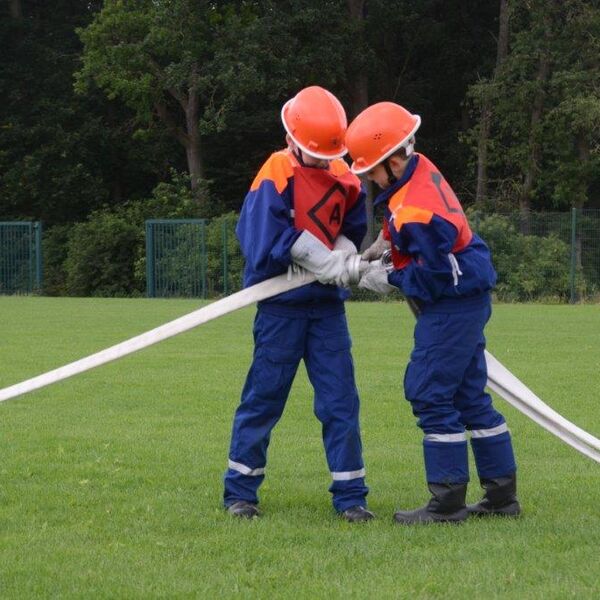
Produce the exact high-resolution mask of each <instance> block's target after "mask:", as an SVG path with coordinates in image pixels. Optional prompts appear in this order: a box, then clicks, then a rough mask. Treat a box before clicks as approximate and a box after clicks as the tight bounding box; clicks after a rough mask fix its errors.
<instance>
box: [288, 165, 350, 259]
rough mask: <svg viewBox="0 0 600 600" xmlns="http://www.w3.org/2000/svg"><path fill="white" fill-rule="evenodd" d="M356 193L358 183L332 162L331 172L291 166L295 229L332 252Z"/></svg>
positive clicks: (347, 172) (346, 170) (347, 171)
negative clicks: (292, 172) (308, 234)
mask: <svg viewBox="0 0 600 600" xmlns="http://www.w3.org/2000/svg"><path fill="white" fill-rule="evenodd" d="M344 165H345V163H344ZM359 193H360V180H359V179H358V178H357V177H356V175H354V174H353V173H351V172H350V171H349V170H348V169H347V168H346V169H345V170H344V168H343V167H342V168H340V166H339V164H338V165H336V164H335V163H332V164H331V167H330V170H326V169H314V168H310V167H302V166H301V165H294V225H295V227H296V229H305V230H307V231H310V233H312V234H313V235H314V236H316V237H317V238H319V240H321V241H322V242H323V243H324V244H325V245H326V246H327V247H328V248H329V249H332V248H333V245H334V243H335V240H336V238H337V236H338V234H339V233H340V229H341V228H342V223H343V222H344V215H345V214H346V212H347V211H348V210H349V209H350V208H352V206H353V205H354V204H355V203H356V200H357V199H358V195H359Z"/></svg>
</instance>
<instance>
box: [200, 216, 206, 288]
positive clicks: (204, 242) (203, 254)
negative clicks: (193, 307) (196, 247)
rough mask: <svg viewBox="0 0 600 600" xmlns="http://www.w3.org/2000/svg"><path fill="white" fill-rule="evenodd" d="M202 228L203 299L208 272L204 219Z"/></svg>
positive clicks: (201, 224)
mask: <svg viewBox="0 0 600 600" xmlns="http://www.w3.org/2000/svg"><path fill="white" fill-rule="evenodd" d="M200 227H201V229H202V238H201V240H200V244H201V252H202V262H201V266H200V268H201V269H202V298H203V299H204V298H206V271H207V263H208V260H207V256H206V220H205V219H202V222H201V223H200Z"/></svg>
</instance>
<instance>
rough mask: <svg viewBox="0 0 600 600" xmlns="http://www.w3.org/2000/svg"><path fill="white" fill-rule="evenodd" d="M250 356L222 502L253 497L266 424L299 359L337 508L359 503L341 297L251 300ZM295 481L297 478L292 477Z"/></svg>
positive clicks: (358, 448)
mask: <svg viewBox="0 0 600 600" xmlns="http://www.w3.org/2000/svg"><path fill="white" fill-rule="evenodd" d="M254 343H255V347H254V359H253V362H252V365H251V367H250V371H249V373H248V376H247V378H246V383H245V385H244V389H243V391H242V398H241V403H240V405H239V407H238V408H237V410H236V413H235V418H234V421H233V432H232V436H231V446H230V451H229V465H228V466H229V468H228V469H227V471H226V473H225V492H224V503H225V506H229V505H230V504H233V503H234V502H236V501H238V500H246V501H248V502H254V503H257V502H258V488H259V486H260V484H261V483H262V481H263V479H264V476H265V475H264V474H265V466H266V463H267V448H268V446H269V440H270V437H271V431H272V429H273V427H274V426H275V425H276V423H277V422H278V421H279V419H280V417H281V415H282V413H283V409H284V407H285V403H286V400H287V398H288V394H289V391H290V388H291V385H292V382H293V380H294V377H295V375H296V371H297V369H298V365H299V363H300V360H301V359H304V363H305V365H306V370H307V372H308V377H309V379H310V382H311V384H312V385H313V388H314V412H315V415H316V417H317V418H318V419H319V421H320V422H321V424H322V435H323V443H324V446H325V453H326V456H327V463H328V465H329V470H330V472H331V477H332V484H331V486H330V488H329V491H330V492H331V493H332V495H333V505H334V507H335V509H336V510H337V511H340V512H341V511H344V510H346V509H347V508H350V507H351V506H356V505H362V506H365V505H366V501H365V497H366V495H367V493H368V488H367V487H366V485H365V480H364V477H365V470H364V464H363V460H362V444H361V439H360V429H359V398H358V391H357V389H356V385H355V382H354V365H353V362H352V356H351V353H350V347H351V341H350V335H349V333H348V325H347V323H346V316H345V314H344V308H343V304H339V303H335V304H333V305H331V307H329V309H327V307H325V308H323V307H318V308H314V309H310V308H294V309H292V308H288V307H285V306H281V305H275V306H273V305H270V306H269V305H267V306H262V307H259V309H258V312H257V315H256V319H255V321H254ZM300 483H301V482H300Z"/></svg>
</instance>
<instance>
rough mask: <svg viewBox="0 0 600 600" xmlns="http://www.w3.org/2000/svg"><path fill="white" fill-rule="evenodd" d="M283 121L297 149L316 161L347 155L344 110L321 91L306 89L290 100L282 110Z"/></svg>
mask: <svg viewBox="0 0 600 600" xmlns="http://www.w3.org/2000/svg"><path fill="white" fill-rule="evenodd" d="M281 120H282V122H283V126H284V127H285V130H286V131H287V132H288V134H289V136H290V137H291V138H292V140H293V141H294V142H295V143H296V144H297V145H298V147H299V148H300V149H301V150H304V152H306V153H307V154H309V155H310V156H312V157H314V158H320V159H325V160H332V159H334V158H340V157H342V156H344V154H346V152H348V149H347V148H346V146H345V145H344V134H345V133H346V128H347V127H348V121H347V119H346V112H345V111H344V107H343V106H342V105H341V103H340V101H339V100H338V99H337V98H336V97H335V96H334V95H333V94H332V93H331V92H328V91H327V90H326V89H324V88H322V87H319V86H316V85H313V86H310V87H307V88H304V89H303V90H301V91H300V92H298V93H297V94H296V95H295V96H294V97H293V98H292V99H291V100H288V101H287V102H286V103H285V104H284V105H283V108H282V109H281Z"/></svg>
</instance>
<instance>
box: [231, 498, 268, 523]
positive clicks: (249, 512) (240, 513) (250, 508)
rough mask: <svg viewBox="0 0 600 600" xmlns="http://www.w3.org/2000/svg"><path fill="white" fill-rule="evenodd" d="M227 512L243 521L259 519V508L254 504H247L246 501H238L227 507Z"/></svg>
mask: <svg viewBox="0 0 600 600" xmlns="http://www.w3.org/2000/svg"><path fill="white" fill-rule="evenodd" d="M227 512H228V513H229V514H230V515H233V516H234V517H240V518H241V519H253V518H254V517H259V516H260V513H259V512H258V507H257V506H256V504H253V503H252V502H246V501H245V500H238V501H237V502H234V503H233V504H230V505H229V506H228V507H227Z"/></svg>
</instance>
